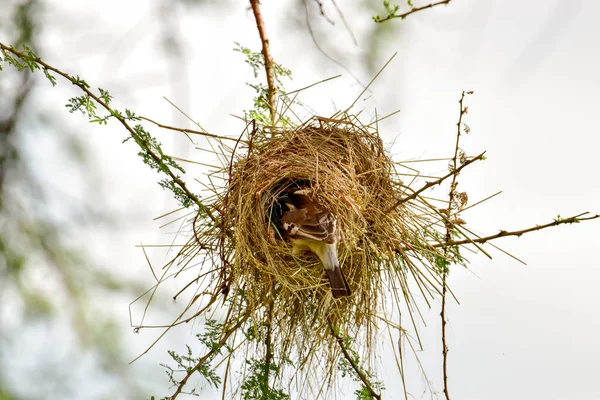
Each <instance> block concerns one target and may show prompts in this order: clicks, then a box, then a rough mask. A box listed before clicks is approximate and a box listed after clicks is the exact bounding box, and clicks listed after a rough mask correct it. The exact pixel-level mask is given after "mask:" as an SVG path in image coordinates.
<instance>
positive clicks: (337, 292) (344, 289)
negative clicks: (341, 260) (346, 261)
mask: <svg viewBox="0 0 600 400" xmlns="http://www.w3.org/2000/svg"><path fill="white" fill-rule="evenodd" d="M325 272H327V277H328V278H329V284H330V285H331V293H332V294H333V297H334V298H336V299H337V298H338V297H342V296H350V286H348V281H346V277H345V276H344V274H343V272H342V269H341V268H340V267H339V266H336V267H335V268H334V269H326V270H325Z"/></svg>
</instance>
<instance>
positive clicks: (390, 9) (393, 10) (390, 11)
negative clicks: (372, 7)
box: [372, 0, 415, 23]
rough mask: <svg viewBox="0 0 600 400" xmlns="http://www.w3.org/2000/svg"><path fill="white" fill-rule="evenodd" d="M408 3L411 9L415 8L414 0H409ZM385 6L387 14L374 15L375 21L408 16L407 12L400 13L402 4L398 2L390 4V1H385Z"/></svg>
mask: <svg viewBox="0 0 600 400" xmlns="http://www.w3.org/2000/svg"><path fill="white" fill-rule="evenodd" d="M406 4H408V6H409V7H410V8H411V11H412V10H414V9H415V5H414V3H413V1H412V0H407V2H406ZM383 7H384V8H385V12H386V15H385V16H384V17H382V16H380V15H374V16H373V17H372V18H373V21H375V22H377V23H379V22H383V21H387V20H388V19H392V18H402V19H404V18H406V15H407V13H405V14H399V13H398V12H399V11H400V6H399V5H398V4H394V5H392V4H390V2H389V1H387V0H386V1H384V2H383Z"/></svg>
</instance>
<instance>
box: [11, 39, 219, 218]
mask: <svg viewBox="0 0 600 400" xmlns="http://www.w3.org/2000/svg"><path fill="white" fill-rule="evenodd" d="M0 49H2V52H10V53H12V54H14V55H16V56H17V57H19V58H20V59H22V60H31V61H33V62H35V63H36V64H38V65H41V66H43V67H44V70H45V71H46V73H47V71H52V72H54V73H56V74H58V75H60V76H62V77H63V78H65V79H67V80H69V81H70V82H71V83H72V84H73V85H75V86H77V87H78V88H79V89H81V91H83V92H84V93H85V94H87V95H88V96H89V97H90V98H92V99H93V100H94V101H95V102H96V103H98V104H100V105H101V106H102V107H103V108H104V109H105V110H106V111H108V112H109V113H110V115H112V116H114V117H115V118H116V119H117V120H118V121H119V122H120V123H121V124H122V125H123V126H124V127H125V129H127V131H129V134H130V135H131V137H133V138H134V139H135V141H136V142H137V143H138V144H139V145H140V147H142V149H143V150H144V151H145V152H146V154H148V155H149V156H150V157H151V158H152V159H153V160H154V161H155V162H156V163H157V164H158V165H161V166H163V165H164V162H163V160H162V157H161V155H159V154H156V153H155V152H154V151H153V150H152V147H151V145H150V143H148V141H147V140H145V139H144V138H142V137H141V136H140V135H139V134H138V133H137V132H136V131H135V129H134V128H132V127H131V125H129V124H128V123H127V121H126V119H125V118H124V117H123V116H122V115H121V114H120V113H118V112H116V111H115V110H114V109H113V108H112V107H110V106H109V105H108V103H107V102H105V101H104V100H103V99H102V98H100V97H98V96H97V95H96V94H94V92H92V91H91V90H90V88H89V85H87V84H86V83H85V82H83V81H82V80H80V79H78V78H75V77H73V76H71V75H69V74H68V73H66V72H63V71H61V70H59V69H58V68H55V67H53V66H51V65H49V64H47V63H46V62H44V61H43V60H42V59H41V58H39V57H38V56H33V55H32V53H31V52H25V51H23V52H21V51H18V50H15V49H14V48H13V47H8V46H6V45H4V44H3V43H0ZM161 171H163V172H164V173H165V174H167V175H168V176H169V177H170V178H171V179H172V180H173V182H175V184H177V186H179V188H180V189H181V190H182V191H183V192H184V193H185V195H186V196H188V198H189V199H190V200H192V201H193V202H194V203H195V204H196V205H197V206H198V208H199V209H200V210H203V211H204V212H205V213H206V215H208V216H209V217H210V219H211V220H212V221H213V222H216V221H217V219H216V217H215V216H214V215H213V214H212V212H211V211H210V210H209V209H208V208H207V207H206V206H205V205H204V204H202V202H201V201H200V199H199V198H198V197H197V196H196V195H195V194H194V193H192V192H191V191H190V190H189V189H188V187H187V186H186V184H185V182H184V181H183V180H182V179H181V178H180V177H179V176H177V175H176V174H175V173H173V171H171V169H170V168H168V167H167V166H165V168H161Z"/></svg>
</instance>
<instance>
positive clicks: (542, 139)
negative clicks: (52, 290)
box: [40, 0, 600, 400]
mask: <svg viewBox="0 0 600 400" xmlns="http://www.w3.org/2000/svg"><path fill="white" fill-rule="evenodd" d="M233 3H234V2H232V4H233ZM309 3H311V6H312V2H309ZM323 3H324V4H325V6H326V10H327V11H328V12H329V13H330V15H331V17H332V18H333V19H335V20H336V25H335V26H329V25H328V24H327V23H326V21H324V20H319V19H316V20H315V27H314V30H315V39H316V40H317V41H318V42H319V43H320V44H321V46H322V47H323V49H324V50H325V51H326V52H328V53H329V54H331V55H333V56H335V57H337V58H338V59H339V60H340V62H341V63H342V64H343V65H344V66H345V67H346V68H345V69H344V68H341V67H340V66H339V65H337V64H336V63H333V62H332V61H330V60H329V59H327V58H326V57H325V56H323V55H322V54H321V53H320V52H319V51H318V49H317V48H316V47H315V45H314V43H313V40H312V38H311V37H310V35H309V34H308V32H307V30H306V29H305V28H304V27H303V26H302V25H303V23H304V15H303V12H304V11H303V9H302V8H299V7H297V5H296V4H295V3H292V2H290V1H281V2H275V1H272V0H271V1H269V0H264V1H263V12H264V14H265V22H266V26H267V30H268V32H269V35H270V37H271V43H272V51H273V56H274V58H275V60H276V61H278V62H280V63H282V64H283V65H285V66H286V67H288V68H290V69H292V71H293V74H294V81H293V82H291V83H289V84H288V85H287V87H288V89H295V88H300V87H303V86H306V85H308V84H310V83H313V82H316V81H319V80H322V79H324V78H327V77H330V76H334V75H337V74H342V75H343V76H342V78H339V79H337V80H334V81H332V82H330V83H326V84H322V85H319V86H317V87H315V88H313V89H311V90H309V91H307V92H305V93H304V94H303V96H302V99H301V100H302V101H303V102H304V103H306V104H308V105H310V106H311V107H312V108H313V109H314V110H315V112H316V113H318V114H320V115H325V116H327V115H330V114H332V113H333V112H334V111H336V110H337V109H341V108H345V107H347V106H348V105H349V104H350V103H351V102H352V101H353V100H354V98H355V97H356V95H357V94H358V93H360V91H361V90H362V87H361V86H360V84H359V83H358V82H363V83H364V82H368V81H369V80H370V79H371V77H372V72H371V71H368V70H367V69H365V68H363V67H362V65H363V63H362V60H363V59H364V57H365V56H366V55H368V54H369V52H374V51H375V49H377V58H376V61H375V62H374V64H375V65H383V63H384V62H385V61H386V60H387V59H388V58H389V57H391V56H392V55H393V54H394V53H395V52H398V55H397V56H396V58H395V59H394V61H393V62H392V64H391V65H390V66H389V67H388V68H387V69H386V71H384V73H383V74H382V76H381V77H380V78H379V80H378V81H377V82H376V83H375V84H374V85H373V87H372V88H371V91H370V93H368V94H367V95H366V96H364V98H365V100H364V101H363V99H361V100H360V101H359V105H358V109H357V111H360V110H361V109H364V111H363V115H366V116H370V115H373V114H374V109H375V108H376V109H377V112H378V113H379V114H380V115H383V114H387V113H389V112H392V111H395V110H397V109H400V110H401V112H400V114H398V115H397V116H396V117H394V118H391V119H389V120H387V121H385V123H382V124H381V127H380V128H381V135H382V137H383V138H384V140H385V141H386V142H387V143H390V145H391V143H392V142H394V143H395V144H394V145H393V146H391V152H392V153H393V155H394V157H395V158H397V159H398V160H407V159H414V158H422V159H423V158H436V157H449V156H451V154H452V151H453V141H454V140H455V136H454V133H455V124H456V121H457V117H458V104H457V101H458V99H459V98H460V93H461V91H462V90H474V91H475V94H474V95H473V96H470V97H468V99H467V100H466V103H467V105H468V106H469V114H468V115H467V116H466V122H467V123H468V124H469V126H470V127H471V133H470V134H469V135H468V136H466V137H464V139H463V146H462V147H463V149H464V150H465V151H466V152H467V154H469V155H476V154H479V153H480V152H482V151H484V150H487V156H488V160H487V161H485V162H483V163H479V164H478V165H475V166H474V167H473V168H469V169H468V170H467V171H466V172H465V173H463V174H462V175H461V179H460V188H461V190H465V191H467V192H468V194H469V198H470V199H471V202H475V201H478V200H480V199H483V198H485V197H487V196H489V195H491V194H493V193H495V192H497V191H499V190H502V191H503V193H502V194H501V195H500V196H498V197H496V198H494V199H492V200H490V201H489V202H487V203H485V204H483V205H481V206H478V207H475V208H473V209H471V210H469V211H467V212H465V213H464V215H463V218H464V219H465V220H466V221H467V222H468V224H469V225H468V226H470V227H471V228H472V229H473V230H475V231H476V232H477V233H479V234H493V233H496V232H497V231H498V230H499V229H506V230H513V229H522V228H526V227H530V226H533V225H535V224H543V223H547V222H550V221H552V219H553V218H555V217H556V216H557V215H558V214H560V215H561V216H563V217H567V216H572V215H576V214H578V213H581V212H584V211H590V212H592V213H600V184H599V178H598V176H599V173H600V163H599V161H598V158H597V157H598V149H599V148H600V139H599V133H600V132H599V127H598V115H599V111H598V109H599V108H600V97H599V96H600V95H599V94H598V93H600V74H598V72H597V71H600V50H599V49H600V24H599V23H598V15H600V2H597V1H594V0H587V1H586V0H579V1H546V0H535V1H534V0H530V1H527V2H506V1H500V0H497V1H493V0H484V1H481V0H480V1H476V0H454V1H453V2H452V3H451V4H450V5H449V6H447V7H438V8H435V9H432V10H428V11H425V12H421V13H418V14H415V15H412V16H411V17H410V18H408V19H407V20H405V21H390V22H388V24H390V25H394V26H393V27H392V26H390V27H389V30H390V31H389V32H388V33H387V34H386V36H384V38H383V39H382V40H383V42H380V43H378V45H377V46H375V45H374V43H369V42H368V41H367V37H368V33H369V32H370V31H371V30H372V29H374V27H373V23H372V21H371V18H370V17H371V15H373V12H372V11H368V10H366V11H365V10H358V9H357V10H354V9H347V10H346V11H345V16H346V18H347V21H348V24H349V26H350V27H351V28H352V31H353V33H354V35H355V36H356V37H357V40H358V45H355V44H354V43H353V41H352V39H351V36H350V35H349V33H348V32H347V31H346V30H345V29H344V28H343V24H342V23H341V21H339V18H338V17H337V15H336V14H335V11H334V10H333V9H332V8H331V4H330V3H329V2H328V1H324V2H323ZM415 3H416V4H417V5H418V4H424V3H420V2H417V1H415ZM143 4H144V3H142V2H123V1H120V2H118V1H102V2H99V1H87V2H85V3H82V2H80V1H49V2H48V8H47V12H46V14H45V17H44V18H45V19H46V21H47V24H48V25H47V28H46V30H45V32H44V38H45V39H44V42H45V43H44V49H45V50H44V51H43V56H44V57H45V59H46V60H47V61H48V62H49V63H50V64H52V65H55V66H57V67H59V68H61V69H64V70H66V71H69V72H71V73H73V74H79V75H80V76H82V77H84V78H85V79H86V80H87V82H88V83H90V84H91V85H92V86H100V87H103V88H105V89H108V90H109V91H110V92H111V93H112V94H113V95H114V96H115V98H116V99H117V100H116V101H117V104H118V105H119V106H120V107H121V106H122V107H127V108H130V109H132V110H135V111H136V112H137V113H138V114H141V115H146V116H153V117H155V119H156V120H159V121H161V122H164V123H167V124H176V125H185V126H186V127H189V125H187V123H186V122H185V120H184V118H182V117H181V116H180V115H178V113H177V112H175V111H174V110H173V108H172V107H171V106H170V105H169V104H168V103H167V102H166V101H164V99H163V96H166V97H168V98H169V99H171V100H172V101H173V102H174V103H176V104H177V105H178V106H180V107H181V108H182V109H184V110H185V111H186V112H188V113H189V114H190V115H191V116H192V118H194V119H195V120H197V121H200V122H201V123H202V125H203V126H204V127H205V128H206V129H208V130H209V131H211V132H214V133H218V134H223V135H237V134H239V132H240V131H241V129H242V128H243V126H242V124H241V123H240V121H239V120H237V119H236V118H233V117H231V116H230V115H229V114H237V115H241V114H242V110H247V109H249V108H251V104H252V103H251V99H252V95H253V94H252V90H251V89H249V88H248V87H247V86H245V82H248V81H250V80H251V79H252V73H251V70H249V69H248V67H247V66H246V65H245V63H244V62H243V58H242V57H241V56H240V55H239V54H238V53H235V52H233V51H232V48H233V47H234V42H235V41H239V42H241V43H242V45H245V46H248V47H252V48H253V49H256V50H258V49H259V41H258V36H257V33H256V27H255V24H254V21H253V16H252V15H251V14H250V13H249V12H248V11H247V10H246V6H245V3H243V4H242V5H237V4H236V5H230V6H222V7H219V8H213V9H208V8H198V9H196V11H194V12H186V11H185V10H183V9H181V10H178V9H175V10H171V11H172V13H173V14H172V16H173V17H174V19H173V20H172V21H171V22H169V20H168V19H167V20H165V15H169V13H166V12H165V10H161V9H145V8H144V7H145V6H144V5H143ZM340 4H341V3H340ZM295 10H300V12H296V11H295ZM59 21H60V23H58V22H59ZM165 29H166V30H171V31H172V32H173V34H174V35H176V36H177V37H178V38H181V39H182V42H183V43H184V45H183V47H182V48H181V49H180V51H181V54H182V55H183V58H182V59H181V60H182V61H177V62H176V63H173V62H171V63H170V62H169V61H168V60H166V59H165V58H164V53H162V52H160V51H158V49H157V46H158V45H159V44H160V43H159V41H158V39H159V34H160V32H162V31H164V30H165ZM353 75H354V76H353ZM61 86H62V88H59V89H55V90H48V91H47V92H45V93H44V94H43V96H40V101H41V102H44V106H43V107H45V108H47V109H48V110H53V111H54V112H56V113H64V110H63V107H62V105H63V104H64V103H65V98H66V97H67V96H71V95H72V93H74V92H72V89H71V88H69V87H67V85H64V84H63V85H61ZM67 90H68V91H69V92H67ZM70 93H71V94H70ZM61 96H62V97H61ZM65 114H66V113H65ZM64 119H65V121H66V123H68V124H69V125H71V126H72V127H73V128H75V129H79V130H81V134H82V135H86V136H87V137H88V138H89V143H90V146H91V148H93V149H94V154H95V156H94V157H95V160H96V161H94V162H95V163H96V164H97V168H101V169H102V170H103V171H104V176H105V180H106V182H110V185H111V188H113V187H114V189H113V190H111V193H112V195H111V198H109V199H108V200H107V207H119V208H120V209H121V211H125V214H128V213H130V214H131V215H133V216H134V217H135V221H145V222H144V223H137V222H136V225H135V226H134V227H132V228H131V229H129V230H127V231H123V232H120V233H119V234H118V235H114V236H112V237H110V238H106V237H103V238H99V239H98V243H102V245H103V246H110V249H111V251H110V252H108V254H107V252H105V251H101V250H98V249H91V250H92V251H94V252H95V253H97V254H98V257H100V258H101V259H103V260H104V261H106V262H109V263H111V264H113V265H115V268H123V265H126V266H127V268H126V269H127V271H128V272H127V273H131V274H132V275H136V276H137V275H144V274H146V275H149V271H148V269H147V267H146V266H145V259H144V257H143V254H142V253H141V251H140V250H139V249H136V248H135V247H134V246H135V245H136V244H139V243H140V242H144V243H157V242H158V243H164V242H167V243H168V241H169V240H170V236H165V235H164V230H163V231H162V232H163V233H161V231H159V230H158V226H159V225H160V224H159V223H157V222H153V221H152V218H154V217H156V216H158V215H161V214H163V213H165V212H168V211H170V210H172V209H173V208H174V207H175V206H176V204H175V202H174V201H172V200H170V199H169V198H168V196H167V195H165V194H164V193H163V192H162V190H161V189H160V188H159V187H158V185H157V184H156V174H155V173H154V172H151V171H149V169H148V168H147V167H146V166H145V165H143V164H142V163H141V162H140V160H139V158H138V157H136V156H135V154H136V151H135V149H134V148H133V145H131V144H128V145H122V144H121V141H122V140H123V138H124V137H125V136H126V135H125V132H124V131H123V130H122V129H121V128H120V127H119V126H117V125H115V124H113V125H110V126H109V127H101V128H96V127H93V126H90V125H88V124H87V123H86V122H85V120H84V118H81V117H78V116H76V115H65V118H64ZM153 132H155V133H159V132H158V131H157V130H156V129H154V130H153ZM186 140H187V139H185V138H181V137H179V138H174V135H173V134H171V133H164V132H162V133H160V141H162V142H163V143H165V145H166V146H167V147H170V148H171V149H173V151H174V152H177V154H179V155H181V156H182V157H184V158H186V157H187V158H192V159H196V160H203V157H204V156H203V153H202V152H199V151H197V150H195V149H194V148H193V146H190V145H189V144H187V143H188V142H187V141H186ZM203 144H205V142H203V141H202V140H199V141H198V145H199V146H202V145H203ZM417 166H418V167H419V168H421V167H423V168H424V169H427V168H434V170H433V171H429V172H436V173H440V172H442V171H443V168H444V166H443V163H442V164H437V165H435V166H432V167H428V166H423V165H422V164H419V165H417ZM49 168H52V167H49ZM54 168H55V169H57V170H52V169H49V173H50V175H52V176H49V178H48V179H49V180H52V179H56V180H57V181H60V179H61V177H64V176H65V175H64V174H66V173H68V171H65V170H61V168H62V167H61V166H60V165H57V166H55V167H54ZM436 168H437V169H436ZM195 172H199V171H195ZM192 178H193V177H189V180H192ZM445 190H447V188H446V189H445ZM598 229H600V222H599V221H591V222H587V223H582V224H578V225H573V226H563V227H559V228H551V229H548V230H546V231H543V232H535V233H532V234H529V235H525V236H523V237H521V238H518V239H502V240H499V241H497V242H494V243H495V244H496V245H498V246H501V247H502V248H503V249H505V250H507V251H509V252H510V253H512V254H513V255H515V256H516V257H518V258H519V259H521V260H523V261H525V262H526V263H527V265H526V266H524V265H522V264H520V263H519V262H517V261H515V260H514V259H512V258H510V257H508V256H506V255H504V254H502V253H500V252H499V251H496V250H494V249H493V248H488V251H490V253H491V254H492V255H493V260H488V259H487V258H486V257H485V256H484V255H482V254H473V255H471V256H469V259H470V261H471V263H470V266H469V269H468V270H464V269H461V268H458V267H456V268H454V269H453V270H452V273H451V275H450V281H449V283H450V285H451V288H452V290H453V291H454V293H455V295H456V296H457V297H458V299H459V301H460V305H457V304H456V303H451V305H450V307H449V310H448V320H449V328H448V332H449V341H448V346H449V349H450V352H449V357H450V359H449V385H450V390H451V395H452V398H453V399H459V400H470V399H472V400H487V399H489V400H493V399H498V400H503V399H511V400H518V399H524V400H525V399H527V400H529V399H544V400H545V399H556V400H559V399H563V400H578V399H581V400H588V399H600V389H599V387H598V379H599V378H598V376H600V361H599V360H600V335H598V332H599V331H600V317H599V311H598V310H599V309H600V294H599V291H598V289H597V282H599V281H600V270H599V269H600V262H599V261H598V256H597V252H598V250H599V249H600V236H599V235H598V234H597V233H596V232H597V231H598ZM171 230H172V229H171ZM171 230H169V229H166V231H171ZM165 238H166V239H165ZM103 248H104V247H103ZM152 256H153V257H155V259H156V260H159V261H160V260H163V261H164V260H166V259H167V258H168V255H165V251H164V250H160V251H158V250H157V251H155V252H153V254H152ZM129 300H132V299H129ZM127 303H128V302H127V301H123V302H120V303H116V304H115V305H114V306H115V313H116V314H117V315H122V322H123V324H124V326H125V327H124V332H126V333H125V334H127V335H129V336H130V338H129V339H128V343H129V344H130V347H129V348H128V349H127V350H128V351H129V352H130V358H133V357H135V356H136V355H137V354H139V352H140V351H142V350H143V349H144V346H145V345H147V344H148V343H149V342H148V341H150V340H151V339H152V336H153V333H149V334H147V335H133V334H130V333H129V332H130V331H131V330H130V329H129V328H128V325H127V324H128V311H127ZM434 307H435V308H433V309H432V310H430V311H428V310H427V309H425V308H424V309H423V311H424V314H425V316H426V318H427V327H423V329H422V331H421V334H422V336H423V338H424V345H425V350H424V351H423V352H420V353H419V356H420V358H421V361H422V362H423V366H424V369H425V372H426V374H427V377H428V379H429V380H430V381H431V382H432V385H433V387H434V389H435V390H437V391H439V392H441V390H442V384H441V363H442V361H441V344H440V342H439V341H440V339H439V338H440V336H439V329H440V328H439V308H437V307H439V304H434ZM192 334H193V329H192V328H190V327H186V328H184V329H181V330H180V331H177V332H174V333H173V335H172V336H170V337H167V338H166V340H165V343H164V344H162V345H161V346H160V348H159V349H158V350H157V351H154V352H152V353H151V354H150V355H149V356H148V357H147V360H146V361H143V362H148V363H154V364H155V365H156V369H157V370H158V369H159V368H160V367H159V366H158V365H157V362H165V361H166V360H165V357H166V354H165V353H164V349H166V348H172V347H173V346H175V345H180V344H181V343H182V342H185V341H186V340H188V338H189V340H190V341H191V340H192V339H191V335H192ZM390 361H391V360H387V358H386V357H384V356H382V370H392V369H394V368H395V367H394V366H392V364H388V362H390ZM411 367H412V370H411V371H412V372H409V373H408V377H409V392H410V393H411V396H413V398H416V399H420V398H429V396H428V395H423V390H424V387H423V386H424V384H423V379H422V378H421V377H420V375H419V372H418V370H417V367H416V365H414V364H413V365H412V366H409V368H411ZM133 368H139V367H136V366H134V367H133ZM141 369H142V368H140V370H141ZM383 374H384V377H385V378H387V380H386V382H385V384H386V388H387V390H386V391H385V392H384V398H388V399H393V398H399V396H400V394H401V388H400V386H399V385H398V384H397V382H398V377H397V375H394V374H393V373H388V372H384V373H383ZM157 387H158V388H160V387H162V388H165V387H166V382H165V383H164V384H162V383H161V384H158V385H157ZM352 391H353V390H349V389H345V391H342V392H341V394H340V398H352V397H353V396H352ZM154 394H157V395H160V394H161V393H154ZM163 394H166V393H163ZM89 398H92V397H89ZM206 398H209V395H208V394H207V397H206ZM215 398H216V397H215Z"/></svg>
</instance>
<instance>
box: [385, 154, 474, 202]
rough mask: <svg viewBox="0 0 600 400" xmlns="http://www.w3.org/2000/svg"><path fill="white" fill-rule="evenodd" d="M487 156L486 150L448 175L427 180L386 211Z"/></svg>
mask: <svg viewBox="0 0 600 400" xmlns="http://www.w3.org/2000/svg"><path fill="white" fill-rule="evenodd" d="M484 157H485V151H484V152H483V153H481V154H479V155H478V156H475V157H473V158H472V159H470V160H468V161H467V162H465V163H464V164H462V165H461V166H460V167H458V168H455V169H454V170H452V171H450V172H449V173H447V174H446V175H444V176H442V177H441V178H438V179H436V180H435V181H431V182H427V183H426V184H425V185H423V187H422V188H421V189H419V190H417V191H415V192H413V194H411V195H410V196H407V197H403V198H401V199H399V200H398V201H397V202H396V204H394V205H393V206H391V207H390V208H389V209H388V210H387V211H386V213H389V212H390V211H392V210H394V209H395V208H396V207H398V206H399V205H401V204H404V203H406V202H407V201H410V200H414V199H416V198H417V196H419V194H421V193H422V192H424V191H426V190H427V189H429V188H430V187H432V186H435V185H439V184H440V183H442V182H443V181H445V180H446V179H448V178H449V177H451V176H456V175H458V173H459V172H460V171H461V170H462V169H463V168H465V167H466V166H468V165H470V164H472V163H474V162H475V161H478V160H483V159H484Z"/></svg>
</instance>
